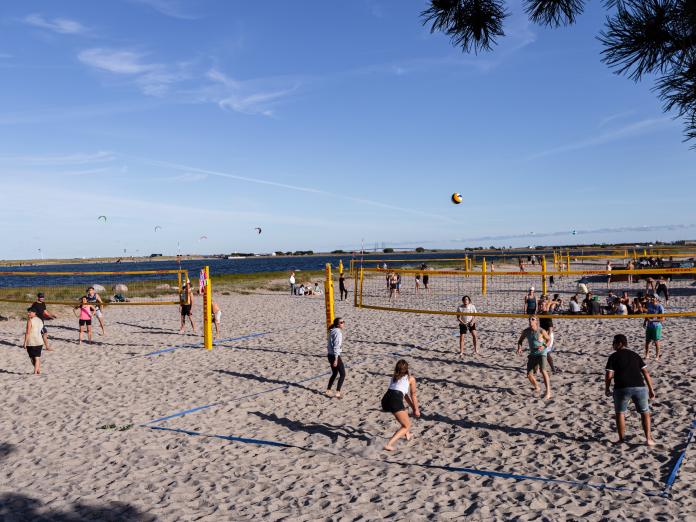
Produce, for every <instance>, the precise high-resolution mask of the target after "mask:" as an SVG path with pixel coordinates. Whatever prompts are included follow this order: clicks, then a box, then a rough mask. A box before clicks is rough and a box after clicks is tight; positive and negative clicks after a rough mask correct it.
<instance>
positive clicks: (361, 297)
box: [359, 266, 363, 308]
mask: <svg viewBox="0 0 696 522" xmlns="http://www.w3.org/2000/svg"><path fill="white" fill-rule="evenodd" d="M362 305H363V268H362V266H361V267H360V305H359V306H360V308H362Z"/></svg>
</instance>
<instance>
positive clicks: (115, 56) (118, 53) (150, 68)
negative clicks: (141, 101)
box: [77, 48, 188, 97]
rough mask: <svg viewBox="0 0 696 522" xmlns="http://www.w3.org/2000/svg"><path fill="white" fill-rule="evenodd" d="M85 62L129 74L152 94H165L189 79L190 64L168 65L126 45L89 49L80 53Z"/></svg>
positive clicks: (144, 92) (118, 73) (110, 70)
mask: <svg viewBox="0 0 696 522" xmlns="http://www.w3.org/2000/svg"><path fill="white" fill-rule="evenodd" d="M77 58H78V60H80V61H81V62H82V63H84V64H85V65H88V66H90V67H93V68H95V69H99V70H101V71H106V72H109V73H111V74H116V75H121V76H126V77H129V78H130V79H132V81H133V82H134V83H135V85H137V86H138V88H139V89H140V90H141V91H142V92H143V94H146V95H148V96H156V97H163V96H165V95H166V94H168V93H169V92H170V89H171V87H172V85H174V84H176V83H178V82H180V81H182V80H185V79H187V78H188V75H187V74H186V72H185V71H184V68H185V66H186V64H178V65H177V66H168V65H165V64H161V63H154V62H148V61H147V60H146V59H145V55H144V54H143V53H138V52H134V51H130V50H123V49H104V48H93V49H85V50H84V51H81V52H80V53H78V55H77Z"/></svg>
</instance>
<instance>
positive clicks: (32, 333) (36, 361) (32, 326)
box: [24, 307, 44, 375]
mask: <svg viewBox="0 0 696 522" xmlns="http://www.w3.org/2000/svg"><path fill="white" fill-rule="evenodd" d="M27 316H28V317H27V329H26V331H25V332H24V349H25V350H26V351H27V355H29V359H30V360H31V364H32V366H33V367H34V375H39V374H40V373H41V349H42V348H43V344H44V341H43V336H42V335H41V329H42V328H43V321H42V320H41V319H39V318H38V317H37V316H36V310H34V308H32V307H30V308H28V309H27Z"/></svg>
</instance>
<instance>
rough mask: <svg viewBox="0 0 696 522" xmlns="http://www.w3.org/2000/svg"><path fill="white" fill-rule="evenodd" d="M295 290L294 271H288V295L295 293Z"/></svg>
mask: <svg viewBox="0 0 696 522" xmlns="http://www.w3.org/2000/svg"><path fill="white" fill-rule="evenodd" d="M296 293H297V291H296V290H295V272H291V273H290V295H295V294H296Z"/></svg>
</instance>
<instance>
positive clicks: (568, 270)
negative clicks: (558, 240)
mask: <svg viewBox="0 0 696 522" xmlns="http://www.w3.org/2000/svg"><path fill="white" fill-rule="evenodd" d="M566 272H567V273H568V274H570V250H566Z"/></svg>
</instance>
